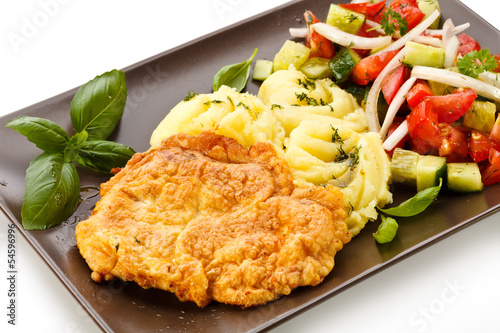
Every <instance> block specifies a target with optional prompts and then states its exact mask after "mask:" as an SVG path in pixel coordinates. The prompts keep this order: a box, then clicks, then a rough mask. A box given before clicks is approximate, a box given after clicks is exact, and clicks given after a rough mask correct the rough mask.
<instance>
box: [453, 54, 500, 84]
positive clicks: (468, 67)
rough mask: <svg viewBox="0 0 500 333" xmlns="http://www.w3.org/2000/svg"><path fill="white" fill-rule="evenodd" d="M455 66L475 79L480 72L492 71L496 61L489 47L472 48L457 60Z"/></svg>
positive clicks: (496, 64) (495, 66) (496, 65)
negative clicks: (472, 49)
mask: <svg viewBox="0 0 500 333" xmlns="http://www.w3.org/2000/svg"><path fill="white" fill-rule="evenodd" d="M457 67H458V70H459V72H460V73H462V74H464V75H468V76H470V77H473V78H475V79H477V78H478V77H479V74H480V73H483V72H488V71H492V70H494V69H495V68H497V67H498V63H497V61H496V59H495V57H493V56H492V55H491V54H490V50H489V49H481V50H479V51H477V50H474V51H471V52H469V53H467V54H466V55H464V56H463V57H462V58H460V59H459V60H458V62H457Z"/></svg>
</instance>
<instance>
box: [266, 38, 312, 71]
mask: <svg viewBox="0 0 500 333" xmlns="http://www.w3.org/2000/svg"><path fill="white" fill-rule="evenodd" d="M310 53H311V50H310V49H309V48H308V47H307V46H305V45H304V44H301V43H297V42H294V41H292V40H287V41H285V43H284V44H283V46H282V47H281V49H280V50H279V52H278V53H277V54H276V55H275V56H274V62H273V67H274V69H273V70H274V71H275V72H276V71H279V70H281V69H288V67H290V65H294V66H295V68H297V69H299V68H300V66H302V65H303V64H304V63H305V62H306V61H307V59H309V54H310Z"/></svg>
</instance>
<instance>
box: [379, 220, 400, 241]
mask: <svg viewBox="0 0 500 333" xmlns="http://www.w3.org/2000/svg"><path fill="white" fill-rule="evenodd" d="M398 228H399V225H398V223H397V222H396V220H395V219H393V218H392V217H386V216H382V223H380V225H379V226H378V228H377V232H374V233H373V237H374V238H375V240H376V241H377V243H380V244H383V243H389V242H391V241H392V240H393V239H394V237H395V236H396V232H397V231H398Z"/></svg>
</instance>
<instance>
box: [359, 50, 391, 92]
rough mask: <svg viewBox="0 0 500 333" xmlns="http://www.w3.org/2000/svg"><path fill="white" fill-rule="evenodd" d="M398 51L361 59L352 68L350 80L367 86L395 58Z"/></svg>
mask: <svg viewBox="0 0 500 333" xmlns="http://www.w3.org/2000/svg"><path fill="white" fill-rule="evenodd" d="M398 52H399V50H395V51H387V52H384V53H382V54H379V55H372V56H369V57H366V58H364V59H362V60H361V61H360V62H358V63H357V64H356V66H354V68H353V70H352V74H351V75H352V78H353V80H354V82H355V83H356V84H359V85H367V84H368V83H370V82H372V81H373V80H375V79H376V78H377V76H378V75H379V74H380V72H382V70H383V69H384V67H385V66H386V65H387V64H388V63H389V61H391V60H392V58H394V57H395V56H396V54H397V53H398Z"/></svg>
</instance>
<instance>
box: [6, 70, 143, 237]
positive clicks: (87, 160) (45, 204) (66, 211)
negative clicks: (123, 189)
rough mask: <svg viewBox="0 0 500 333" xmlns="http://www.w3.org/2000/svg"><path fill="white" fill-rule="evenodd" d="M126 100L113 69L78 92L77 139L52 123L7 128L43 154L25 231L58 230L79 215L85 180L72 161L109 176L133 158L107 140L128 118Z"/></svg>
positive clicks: (33, 176) (33, 175) (18, 122)
mask: <svg viewBox="0 0 500 333" xmlns="http://www.w3.org/2000/svg"><path fill="white" fill-rule="evenodd" d="M126 98H127V88H126V85H125V74H124V73H123V72H121V71H117V70H113V71H110V72H107V73H104V74H102V75H100V76H97V77H96V78H95V79H93V80H91V81H89V82H88V83H86V84H85V85H83V86H82V87H80V89H78V91H77V92H76V94H75V96H74V97H73V100H72V102H71V106H70V116H71V122H72V124H73V127H74V129H75V132H76V134H74V135H73V136H72V137H69V135H68V134H67V133H66V131H65V130H64V129H63V128H62V127H61V126H59V125H58V124H56V123H55V122H53V121H51V120H48V119H43V118H38V117H30V116H20V117H17V118H15V119H13V120H11V121H10V122H9V123H7V125H6V127H8V128H12V129H13V130H15V131H16V132H18V133H20V134H23V135H25V136H26V137H27V139H28V140H29V141H31V142H33V143H34V144H35V145H36V146H37V147H38V148H40V149H41V150H43V151H44V152H43V153H42V154H41V155H39V156H38V157H36V158H35V159H34V160H33V161H31V163H30V165H29V167H28V169H27V170H26V180H25V190H24V202H23V206H22V208H21V218H22V224H23V227H24V228H25V229H26V230H37V229H46V228H49V227H52V226H55V225H58V224H60V223H61V222H63V221H64V220H66V219H67V218H68V217H70V216H71V214H73V213H74V211H75V210H76V207H77V206H78V202H79V199H80V197H79V194H80V179H79V176H78V173H77V171H76V167H75V164H74V163H73V162H76V163H77V164H78V165H80V166H83V167H88V168H90V169H92V170H95V171H98V172H105V173H110V172H111V170H112V169H113V168H117V167H123V166H124V165H125V164H126V163H127V161H128V160H129V159H130V157H132V155H133V154H134V153H135V151H134V150H133V149H132V148H130V147H127V146H125V145H122V144H119V143H115V142H111V141H106V138H107V137H108V136H109V135H110V134H111V132H112V131H113V129H114V128H115V127H116V125H117V124H118V122H119V120H120V118H121V116H122V114H123V109H124V107H125V101H126Z"/></svg>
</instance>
